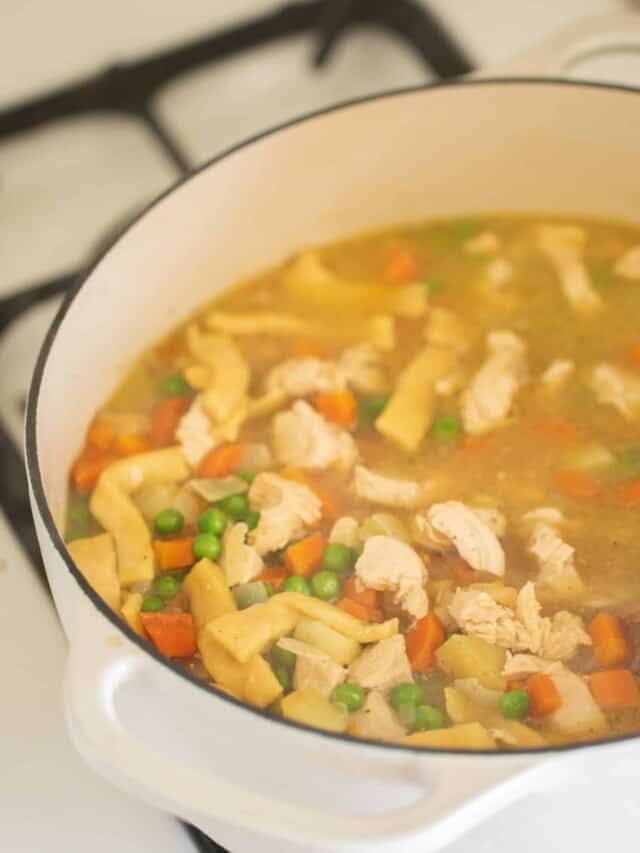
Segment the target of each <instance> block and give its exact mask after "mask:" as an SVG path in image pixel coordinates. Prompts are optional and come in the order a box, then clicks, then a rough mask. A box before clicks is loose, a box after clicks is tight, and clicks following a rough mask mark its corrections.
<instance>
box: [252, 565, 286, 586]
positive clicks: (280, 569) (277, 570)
mask: <svg viewBox="0 0 640 853" xmlns="http://www.w3.org/2000/svg"><path fill="white" fill-rule="evenodd" d="M288 577H289V572H288V571H287V570H286V569H285V567H284V566H266V567H265V568H264V569H263V570H262V571H261V572H260V574H259V575H258V576H257V577H256V578H254V580H257V581H267V583H270V584H271V586H272V587H273V588H274V589H275V590H278V589H280V587H281V586H282V584H283V583H284V582H285V581H286V579H287V578H288Z"/></svg>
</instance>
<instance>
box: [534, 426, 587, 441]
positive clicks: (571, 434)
mask: <svg viewBox="0 0 640 853" xmlns="http://www.w3.org/2000/svg"><path fill="white" fill-rule="evenodd" d="M535 429H536V432H538V433H539V434H540V435H541V436H542V437H543V438H545V439H546V440H547V441H548V442H549V443H550V444H555V445H558V446H560V447H562V446H564V445H566V444H575V443H576V442H577V441H579V440H580V432H579V430H578V427H577V426H576V425H575V424H572V423H571V422H570V421H560V420H555V421H539V422H538V423H537V424H536V425H535Z"/></svg>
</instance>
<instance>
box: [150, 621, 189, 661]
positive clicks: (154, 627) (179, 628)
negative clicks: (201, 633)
mask: <svg viewBox="0 0 640 853" xmlns="http://www.w3.org/2000/svg"><path fill="white" fill-rule="evenodd" d="M140 621H141V622H142V625H143V627H144V629H145V631H146V632H147V634H148V635H149V637H150V638H151V641H152V643H153V644H154V646H155V647H156V648H157V649H158V651H159V652H162V654H163V655H166V656H167V657H170V658H190V657H192V655H195V653H196V651H197V649H198V647H197V645H196V627H195V625H194V622H193V616H192V615H191V614H190V613H141V614H140Z"/></svg>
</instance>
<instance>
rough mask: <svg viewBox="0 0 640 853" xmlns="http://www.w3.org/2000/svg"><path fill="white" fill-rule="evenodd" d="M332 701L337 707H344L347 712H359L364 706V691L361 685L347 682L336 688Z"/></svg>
mask: <svg viewBox="0 0 640 853" xmlns="http://www.w3.org/2000/svg"><path fill="white" fill-rule="evenodd" d="M331 701H332V702H334V703H335V704H336V705H344V706H345V708H346V709H347V711H358V710H359V709H360V708H362V706H363V705H364V690H363V689H362V687H360V685H359V684H353V683H352V682H351V681H345V682H344V684H338V686H337V687H336V688H335V690H334V691H333V693H332V694H331Z"/></svg>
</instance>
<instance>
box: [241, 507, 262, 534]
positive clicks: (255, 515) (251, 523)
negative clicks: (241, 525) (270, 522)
mask: <svg viewBox="0 0 640 853" xmlns="http://www.w3.org/2000/svg"><path fill="white" fill-rule="evenodd" d="M245 523H246V525H247V527H248V528H249V530H255V529H256V527H257V526H258V525H259V524H260V513H259V512H258V510H257V509H252V510H251V511H250V512H248V513H247V517H246V518H245Z"/></svg>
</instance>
